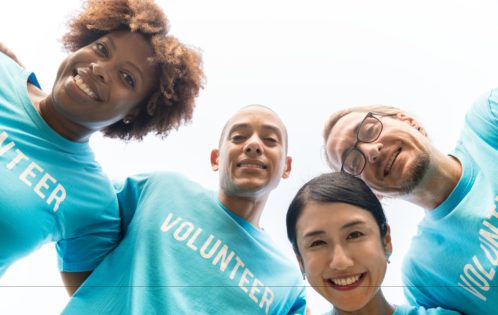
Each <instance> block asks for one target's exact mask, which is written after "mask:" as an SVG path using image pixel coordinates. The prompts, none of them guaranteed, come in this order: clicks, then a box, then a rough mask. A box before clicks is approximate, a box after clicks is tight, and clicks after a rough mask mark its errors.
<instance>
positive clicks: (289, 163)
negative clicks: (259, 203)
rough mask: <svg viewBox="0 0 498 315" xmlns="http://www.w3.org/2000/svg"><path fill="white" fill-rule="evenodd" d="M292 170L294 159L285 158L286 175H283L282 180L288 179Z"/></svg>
mask: <svg viewBox="0 0 498 315" xmlns="http://www.w3.org/2000/svg"><path fill="white" fill-rule="evenodd" d="M291 170H292V157H290V156H287V157H286V158H285V168H284V173H283V174H282V178H288V177H289V174H290V172H291Z"/></svg>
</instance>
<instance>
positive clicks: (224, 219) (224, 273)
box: [63, 173, 306, 315]
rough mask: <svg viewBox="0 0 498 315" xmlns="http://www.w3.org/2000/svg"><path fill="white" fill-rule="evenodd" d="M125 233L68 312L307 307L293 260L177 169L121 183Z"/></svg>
mask: <svg viewBox="0 0 498 315" xmlns="http://www.w3.org/2000/svg"><path fill="white" fill-rule="evenodd" d="M118 199H119V203H120V207H121V211H122V218H123V224H124V230H125V235H124V238H123V240H122V242H121V243H120V244H119V246H118V247H116V249H115V250H114V251H113V252H112V253H111V254H110V255H109V256H108V257H107V258H106V259H105V260H104V261H103V262H102V263H101V264H100V265H99V267H98V268H97V269H95V271H94V272H93V273H92V275H91V276H90V277H89V278H88V279H87V281H86V282H85V283H84V284H83V286H82V287H80V289H79V290H78V291H77V292H76V294H75V295H74V296H73V298H72V299H71V301H70V302H69V304H68V305H67V307H66V309H65V310H64V312H63V313H64V314H71V315H77V314H85V315H86V314H121V315H124V314H220V313H221V314H304V312H305V306H306V305H305V300H304V283H303V281H302V280H301V279H300V273H299V270H298V269H297V266H295V265H294V260H293V259H289V257H286V256H285V255H283V254H282V253H281V252H280V250H279V249H278V248H277V247H276V246H275V245H274V244H273V242H272V241H271V239H270V238H269V236H268V235H267V234H266V233H265V232H264V231H262V230H259V229H257V228H255V227H254V226H253V225H251V224H250V223H249V222H247V221H246V220H244V219H242V218H240V217H238V216H236V215H235V214H233V213H232V212H231V211H229V210H228V209H226V208H225V207H224V206H223V205H222V204H221V203H220V201H219V200H218V198H217V197H216V194H215V193H214V192H212V191H208V190H206V189H204V188H203V187H201V186H200V185H198V184H197V183H194V182H192V181H190V180H188V179H186V178H184V177H182V176H180V175H178V174H174V173H154V174H150V175H141V176H135V177H131V178H129V179H127V180H126V182H125V183H124V185H123V186H122V187H120V188H119V189H118Z"/></svg>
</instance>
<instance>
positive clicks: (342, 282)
mask: <svg viewBox="0 0 498 315" xmlns="http://www.w3.org/2000/svg"><path fill="white" fill-rule="evenodd" d="M358 279H360V275H356V276H352V277H347V278H338V279H330V281H332V283H334V284H335V285H341V286H344V285H351V284H353V283H355V282H356V281H358Z"/></svg>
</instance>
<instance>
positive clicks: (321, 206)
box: [296, 201, 377, 237]
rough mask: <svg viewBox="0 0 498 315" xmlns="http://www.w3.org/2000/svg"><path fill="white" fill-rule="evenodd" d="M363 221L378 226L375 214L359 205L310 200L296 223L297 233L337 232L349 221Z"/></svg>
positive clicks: (300, 234) (301, 234) (302, 234)
mask: <svg viewBox="0 0 498 315" xmlns="http://www.w3.org/2000/svg"><path fill="white" fill-rule="evenodd" d="M353 222H363V223H365V224H366V225H369V226H376V225H377V223H376V221H375V219H374V217H373V215H372V214H371V213H370V212H369V211H367V210H365V209H363V208H360V207H358V206H355V205H351V204H348V203H342V202H315V201H312V202H309V203H308V204H307V205H306V206H305V207H304V209H303V212H302V213H301V216H300V217H299V219H298V221H297V224H296V232H297V233H296V234H297V236H298V237H303V236H304V235H306V234H308V233H312V232H314V231H324V232H325V233H327V234H329V233H335V232H339V230H340V229H341V228H342V227H344V226H347V225H348V224H349V223H353Z"/></svg>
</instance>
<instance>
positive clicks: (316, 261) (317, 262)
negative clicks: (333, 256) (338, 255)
mask: <svg viewBox="0 0 498 315" xmlns="http://www.w3.org/2000/svg"><path fill="white" fill-rule="evenodd" d="M303 263H304V266H305V271H306V274H307V275H308V278H309V279H308V280H309V281H310V282H312V280H313V278H316V277H318V276H319V275H320V274H321V272H322V271H323V269H324V267H325V266H326V265H327V261H326V257H325V255H324V254H322V253H318V252H313V253H307V254H306V255H304V256H303Z"/></svg>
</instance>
